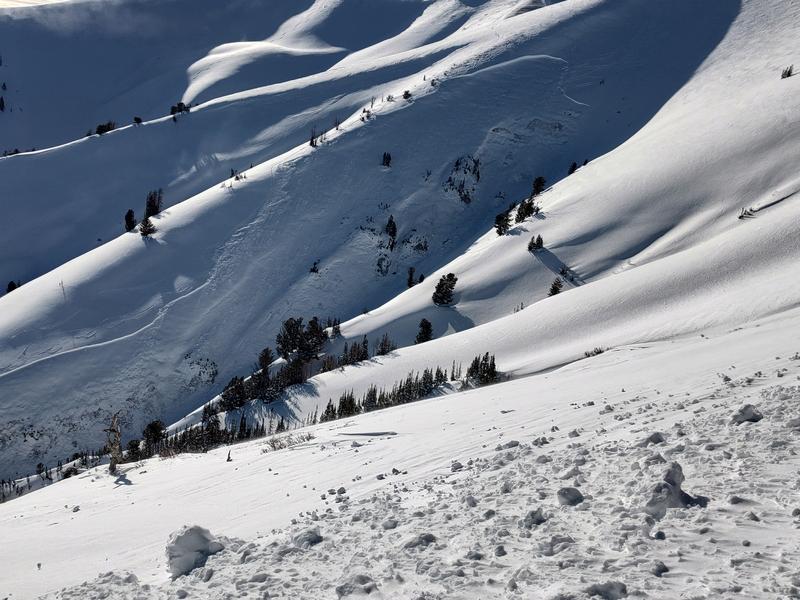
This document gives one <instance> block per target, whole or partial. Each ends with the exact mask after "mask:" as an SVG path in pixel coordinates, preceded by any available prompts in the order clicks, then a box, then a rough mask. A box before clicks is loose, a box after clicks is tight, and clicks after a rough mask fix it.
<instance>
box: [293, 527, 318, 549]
mask: <svg viewBox="0 0 800 600" xmlns="http://www.w3.org/2000/svg"><path fill="white" fill-rule="evenodd" d="M321 541H322V536H321V535H320V533H319V527H310V528H308V529H304V530H303V531H301V532H300V533H298V534H296V535H295V536H294V537H293V538H292V543H293V544H294V545H295V546H297V547H298V548H310V547H311V546H316V545H317V544H319V543H320V542H321Z"/></svg>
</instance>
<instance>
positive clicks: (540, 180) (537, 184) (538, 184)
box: [531, 175, 546, 198]
mask: <svg viewBox="0 0 800 600" xmlns="http://www.w3.org/2000/svg"><path fill="white" fill-rule="evenodd" d="M545 182H546V180H545V178H544V177H542V176H541V175H539V176H538V177H536V179H534V180H533V191H532V193H531V198H533V197H534V196H538V195H539V194H541V193H542V192H543V191H544V186H545Z"/></svg>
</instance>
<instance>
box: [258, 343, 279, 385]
mask: <svg viewBox="0 0 800 600" xmlns="http://www.w3.org/2000/svg"><path fill="white" fill-rule="evenodd" d="M274 361H275V355H274V354H273V353H272V348H270V347H269V346H267V347H266V348H264V349H263V350H262V351H261V352H259V353H258V368H259V369H261V371H262V373H264V374H265V375H266V376H267V379H269V366H270V365H271V364H272V363H273V362H274Z"/></svg>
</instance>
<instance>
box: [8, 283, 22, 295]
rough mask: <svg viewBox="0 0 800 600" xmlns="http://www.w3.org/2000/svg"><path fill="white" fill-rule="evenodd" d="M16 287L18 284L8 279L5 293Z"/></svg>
mask: <svg viewBox="0 0 800 600" xmlns="http://www.w3.org/2000/svg"><path fill="white" fill-rule="evenodd" d="M18 287H19V286H18V285H17V284H16V283H15V282H14V281H9V282H8V285H7V286H6V294H8V293H9V292H13V291H14V290H15V289H17V288H18Z"/></svg>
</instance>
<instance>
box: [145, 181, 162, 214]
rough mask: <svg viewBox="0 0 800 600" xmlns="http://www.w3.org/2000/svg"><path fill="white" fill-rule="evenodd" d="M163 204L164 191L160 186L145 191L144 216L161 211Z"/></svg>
mask: <svg viewBox="0 0 800 600" xmlns="http://www.w3.org/2000/svg"><path fill="white" fill-rule="evenodd" d="M163 204H164V192H163V191H162V190H161V188H159V189H157V190H151V191H149V192H147V199H146V200H145V203H144V218H145V219H146V218H147V217H154V216H156V215H157V214H158V213H160V212H161V208H162V207H163Z"/></svg>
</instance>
